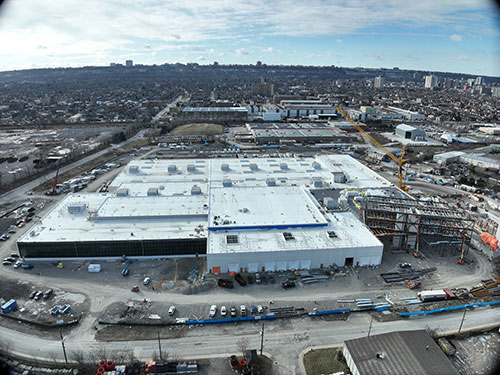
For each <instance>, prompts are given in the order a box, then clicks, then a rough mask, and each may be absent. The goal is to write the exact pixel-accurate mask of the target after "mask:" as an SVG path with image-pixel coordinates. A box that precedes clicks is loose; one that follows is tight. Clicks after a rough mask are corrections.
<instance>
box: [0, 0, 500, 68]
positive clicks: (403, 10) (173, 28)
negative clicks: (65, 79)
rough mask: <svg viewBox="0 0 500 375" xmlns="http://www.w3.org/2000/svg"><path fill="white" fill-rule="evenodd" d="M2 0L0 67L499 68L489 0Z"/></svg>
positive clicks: (497, 33) (498, 20)
mask: <svg viewBox="0 0 500 375" xmlns="http://www.w3.org/2000/svg"><path fill="white" fill-rule="evenodd" d="M82 4H83V3H81V2H79V1H76V0H66V1H64V2H62V3H61V2H60V1H57V0H44V1H43V2H40V1H36V0H25V1H14V0H7V1H6V2H4V4H3V6H1V7H0V56H2V58H1V59H0V71H5V70H16V69H31V68H45V67H80V66H88V65H100V66H109V64H110V63H112V62H115V63H121V64H125V60H133V62H134V65H135V64H146V65H151V64H164V63H176V62H181V63H189V62H197V63H199V64H211V63H213V62H214V61H218V62H219V63H220V64H255V63H256V62H257V61H259V60H260V61H262V62H263V63H266V64H269V65H280V64H283V65H320V66H329V65H337V66H344V67H357V66H360V67H367V68H393V67H396V66H397V67H399V68H400V69H414V70H422V71H441V72H454V73H464V74H474V75H478V76H496V77H498V76H500V13H499V8H498V7H497V6H496V4H495V2H494V1H490V0H439V1H435V0H420V1H418V2H414V1H404V0H399V1H398V0H385V1H383V0H382V1H381V0H378V1H376V0H366V1H354V0H353V1H344V0H338V1H337V0H330V1H322V0H311V1H307V2H303V1H299V0H287V1H285V0H276V1H273V2H271V3H269V2H266V1H263V0H253V1H252V0H246V1H243V0H231V1H229V0H190V1H186V2H177V1H175V2H174V1H169V0H166V1H160V0H157V1H155V0H142V1H137V2H130V1H122V0H109V1H105V2H101V1H96V0H89V1H87V2H85V3H84V4H85V5H82Z"/></svg>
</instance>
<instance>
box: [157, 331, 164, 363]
mask: <svg viewBox="0 0 500 375" xmlns="http://www.w3.org/2000/svg"><path fill="white" fill-rule="evenodd" d="M157 332H158V350H159V351H160V361H163V358H162V357H161V341H160V331H159V330H158V331H157Z"/></svg>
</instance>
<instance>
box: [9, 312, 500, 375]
mask: <svg viewBox="0 0 500 375" xmlns="http://www.w3.org/2000/svg"><path fill="white" fill-rule="evenodd" d="M305 319H307V321H306V322H305V323H304V324H302V327H303V329H301V330H297V329H296V328H295V327H293V326H292V327H290V328H282V329H275V330H269V329H266V334H265V341H264V350H265V351H266V352H267V353H269V354H270V355H271V356H272V357H273V359H274V360H275V361H277V362H278V365H277V366H278V368H279V369H280V370H281V371H280V373H282V374H291V373H297V372H298V361H297V358H298V355H299V353H300V352H301V351H302V350H304V349H305V348H307V347H311V346H320V345H329V344H341V343H342V342H343V341H345V340H348V339H353V338H357V337H363V336H366V335H367V334H368V327H369V324H370V317H369V315H368V314H365V313H360V314H353V315H351V316H350V317H349V319H348V320H347V321H345V322H344V321H332V322H326V321H323V320H319V319H317V320H316V319H314V320H313V319H310V318H305ZM461 319H462V313H461V312H457V313H448V314H442V315H436V316H427V317H418V318H411V319H407V320H397V321H391V322H375V321H374V322H373V325H372V329H371V334H372V335H373V334H380V333H384V332H391V331H398V330H416V329H426V328H431V329H435V330H437V331H439V332H445V331H452V330H456V329H458V327H459V325H460V321H461ZM498 322H500V314H499V309H498V308H497V309H494V308H481V309H477V310H474V311H469V312H467V314H466V318H465V322H464V326H463V329H469V328H472V327H480V326H484V325H485V324H492V323H498ZM250 324H251V323H250ZM272 324H276V323H268V325H272ZM227 327H228V326H227V325H226V326H224V327H220V331H219V333H215V332H214V330H213V327H196V328H193V330H195V331H190V334H189V335H188V336H186V337H182V338H178V339H169V340H163V341H162V347H163V348H165V351H167V352H168V353H169V355H171V356H172V355H173V356H178V357H182V358H200V357H209V356H223V355H225V354H228V353H236V352H238V351H239V350H238V343H237V342H238V340H239V338H240V336H238V335H237V333H236V334H235V333H232V332H227V331H228V329H227ZM253 328H254V329H253V332H248V331H247V334H246V337H248V340H249V345H248V346H249V347H259V346H260V336H259V331H260V325H253ZM123 329H127V328H126V327H124V328H123ZM230 331H231V330H230ZM235 331H236V330H235ZM0 332H1V337H2V341H4V342H6V343H8V345H9V347H10V348H11V350H12V351H13V352H15V353H18V354H25V355H31V356H36V357H39V358H48V359H58V360H63V358H64V357H63V353H62V349H61V343H60V342H59V341H52V340H46V339H43V338H38V337H33V336H30V335H27V334H24V333H20V332H17V331H14V330H10V329H6V328H2V329H1V330H0ZM65 345H66V349H67V351H68V356H69V358H70V359H71V356H72V353H75V352H79V351H80V352H87V353H88V352H91V351H93V352H96V351H99V348H102V347H104V348H106V350H107V352H110V351H120V350H133V352H134V354H135V356H136V357H138V358H140V359H149V358H151V355H152V354H153V353H154V352H157V348H158V347H157V345H158V343H157V341H156V340H150V341H119V342H106V343H103V342H96V341H93V340H87V339H81V338H80V337H68V338H66V339H65Z"/></svg>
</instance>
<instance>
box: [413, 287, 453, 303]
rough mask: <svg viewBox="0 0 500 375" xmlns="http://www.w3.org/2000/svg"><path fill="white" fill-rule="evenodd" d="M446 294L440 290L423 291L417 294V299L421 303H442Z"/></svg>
mask: <svg viewBox="0 0 500 375" xmlns="http://www.w3.org/2000/svg"><path fill="white" fill-rule="evenodd" d="M446 296H447V294H446V292H445V291H444V290H442V289H439V290H423V291H421V292H418V293H417V297H418V298H419V299H420V300H421V301H422V302H431V301H442V300H445V299H446Z"/></svg>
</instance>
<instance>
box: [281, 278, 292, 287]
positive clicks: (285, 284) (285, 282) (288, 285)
mask: <svg viewBox="0 0 500 375" xmlns="http://www.w3.org/2000/svg"><path fill="white" fill-rule="evenodd" d="M281 287H282V288H283V289H289V288H295V281H293V280H285V281H283V282H282V283H281Z"/></svg>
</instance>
